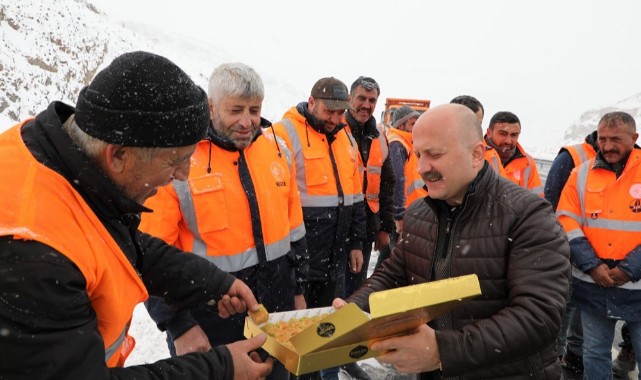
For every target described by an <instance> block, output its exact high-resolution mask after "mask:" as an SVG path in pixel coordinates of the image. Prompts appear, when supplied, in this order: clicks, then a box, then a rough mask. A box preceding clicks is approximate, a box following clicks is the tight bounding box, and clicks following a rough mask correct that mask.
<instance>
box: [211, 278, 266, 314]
mask: <svg viewBox="0 0 641 380" xmlns="http://www.w3.org/2000/svg"><path fill="white" fill-rule="evenodd" d="M247 309H249V310H252V311H258V302H257V301H256V297H254V293H252V291H251V289H249V287H248V286H247V285H246V284H245V283H244V282H242V281H241V280H239V279H236V280H234V282H233V283H232V284H231V287H230V288H229V291H228V292H227V294H225V295H223V297H222V299H221V300H220V301H218V314H219V315H220V316H221V317H222V318H227V317H229V316H231V315H234V314H237V313H243V312H244V311H245V310H247Z"/></svg>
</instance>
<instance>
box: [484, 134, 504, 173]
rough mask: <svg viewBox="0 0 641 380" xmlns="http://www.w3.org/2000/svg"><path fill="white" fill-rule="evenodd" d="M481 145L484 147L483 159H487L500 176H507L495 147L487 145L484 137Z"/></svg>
mask: <svg viewBox="0 0 641 380" xmlns="http://www.w3.org/2000/svg"><path fill="white" fill-rule="evenodd" d="M483 146H484V147H485V153H484V154H483V157H484V158H485V161H487V162H488V163H489V164H490V166H491V167H492V169H494V171H495V172H497V173H499V175H500V176H501V177H504V178H508V177H507V174H506V173H505V168H504V167H503V164H502V163H501V156H499V153H498V152H497V151H496V149H494V148H492V147H491V146H489V145H487V142H485V139H483Z"/></svg>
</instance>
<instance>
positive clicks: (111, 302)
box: [0, 123, 148, 367]
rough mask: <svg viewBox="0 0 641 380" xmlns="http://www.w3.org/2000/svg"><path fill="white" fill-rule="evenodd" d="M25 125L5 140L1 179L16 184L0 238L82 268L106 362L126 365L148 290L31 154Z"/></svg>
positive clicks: (67, 187)
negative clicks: (35, 245) (29, 243)
mask: <svg viewBox="0 0 641 380" xmlns="http://www.w3.org/2000/svg"><path fill="white" fill-rule="evenodd" d="M23 124H24V123H21V124H18V125H16V126H14V127H13V128H11V129H10V130H8V131H7V132H5V133H3V134H2V135H0V160H1V161H2V162H3V165H5V166H4V168H3V170H2V174H0V180H2V181H3V182H4V183H7V182H9V183H12V184H13V185H12V186H10V187H6V186H5V187H3V189H4V190H5V191H4V194H2V196H0V236H13V238H14V239H28V240H35V241H38V242H40V243H42V244H45V245H47V246H50V247H51V248H53V249H55V250H57V251H58V252H60V253H62V254H63V255H65V256H66V257H67V258H69V259H70V260H71V261H72V262H73V263H74V264H75V265H76V266H77V267H78V269H79V270H80V272H81V273H82V274H83V276H84V278H85V281H86V291H87V296H88V298H89V300H90V302H91V307H92V308H93V310H94V311H95V313H96V316H97V320H98V331H99V332H100V334H101V335H102V338H103V341H104V343H105V362H106V363H107V365H108V366H109V367H116V366H122V365H123V364H124V360H125V359H126V356H127V355H129V353H130V352H131V350H132V349H133V344H132V343H133V338H131V337H128V336H127V329H128V325H129V322H130V320H131V316H132V314H133V310H134V307H135V306H136V305H137V304H138V303H140V302H142V301H144V300H146V299H147V296H148V295H147V290H146V288H145V286H144V284H143V283H142V281H141V280H140V278H139V276H138V274H137V273H136V270H135V269H134V268H133V266H132V265H131V263H130V262H129V260H128V259H127V257H126V256H125V254H124V253H123V252H122V250H121V249H120V247H119V246H118V244H117V243H116V241H114V239H113V237H112V236H111V235H110V234H109V232H108V231H107V229H106V228H105V227H104V225H103V224H102V223H101V221H100V220H99V218H98V217H97V216H96V215H95V214H94V212H93V211H92V210H91V208H90V206H89V205H88V204H87V203H86V202H85V201H84V199H83V198H82V196H81V195H80V194H78V192H77V191H76V190H75V189H74V188H73V187H72V186H71V184H69V182H68V181H67V180H66V179H65V178H63V177H62V176H61V175H59V174H58V173H56V172H55V171H53V170H51V169H49V168H47V167H46V166H44V165H42V164H41V163H39V162H38V161H36V159H35V158H34V157H33V156H32V155H31V153H30V152H29V150H28V148H27V147H26V146H25V144H24V142H23V141H22V138H21V136H20V129H21V127H22V125H23ZM123 342H126V343H127V344H124V345H123Z"/></svg>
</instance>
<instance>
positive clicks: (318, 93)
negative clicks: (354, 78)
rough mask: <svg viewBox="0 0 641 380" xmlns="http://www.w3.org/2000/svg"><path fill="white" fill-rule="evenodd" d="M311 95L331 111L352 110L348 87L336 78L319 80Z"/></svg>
mask: <svg viewBox="0 0 641 380" xmlns="http://www.w3.org/2000/svg"><path fill="white" fill-rule="evenodd" d="M311 95H312V96H313V97H314V99H320V100H322V101H323V103H325V105H326V106H327V108H329V110H330V111H336V110H341V109H342V110H349V109H352V106H351V105H350V104H349V93H348V92H347V86H345V83H343V82H341V81H339V80H338V79H336V78H334V77H329V78H321V79H319V80H318V81H317V82H316V83H315V84H314V87H312V94H311Z"/></svg>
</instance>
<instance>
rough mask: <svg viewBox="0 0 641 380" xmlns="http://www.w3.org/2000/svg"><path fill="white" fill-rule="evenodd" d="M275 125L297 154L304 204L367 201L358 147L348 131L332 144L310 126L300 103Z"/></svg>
mask: <svg viewBox="0 0 641 380" xmlns="http://www.w3.org/2000/svg"><path fill="white" fill-rule="evenodd" d="M273 128H274V130H275V131H276V134H277V135H278V136H280V137H282V138H283V139H284V140H285V142H286V144H287V147H288V148H289V149H290V150H291V151H292V153H293V154H294V163H295V164H296V179H297V183H298V190H299V192H300V200H301V204H302V206H303V207H338V206H351V205H353V204H354V203H356V202H361V201H363V192H362V187H363V185H362V183H361V175H360V173H359V171H358V157H359V153H358V147H357V146H356V141H355V140H354V138H353V137H352V135H351V134H350V133H349V132H348V131H346V130H341V131H338V132H337V133H336V134H335V135H334V137H335V140H334V141H333V142H332V143H331V144H329V142H328V141H327V136H326V135H325V134H324V133H320V132H318V131H316V130H315V129H314V128H312V127H311V126H308V125H307V120H306V119H305V117H304V116H303V115H301V114H300V113H299V112H298V111H297V110H296V107H292V108H291V109H289V110H288V111H287V112H286V113H285V115H284V116H283V119H282V120H281V121H279V122H278V123H276V124H274V126H273ZM334 163H335V168H336V171H334ZM338 186H340V189H341V190H342V193H343V194H342V196H339V194H338V190H337V189H338Z"/></svg>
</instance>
